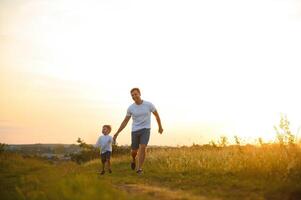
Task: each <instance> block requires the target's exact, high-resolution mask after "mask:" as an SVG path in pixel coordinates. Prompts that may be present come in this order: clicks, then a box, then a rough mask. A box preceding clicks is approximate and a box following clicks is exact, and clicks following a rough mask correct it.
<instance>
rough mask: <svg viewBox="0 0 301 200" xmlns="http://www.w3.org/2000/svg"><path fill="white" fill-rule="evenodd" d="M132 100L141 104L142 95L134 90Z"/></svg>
mask: <svg viewBox="0 0 301 200" xmlns="http://www.w3.org/2000/svg"><path fill="white" fill-rule="evenodd" d="M131 95H132V99H133V100H134V101H135V102H139V101H140V100H141V95H140V93H139V92H138V91H137V90H134V91H133V92H132V93H131Z"/></svg>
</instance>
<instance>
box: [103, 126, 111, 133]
mask: <svg viewBox="0 0 301 200" xmlns="http://www.w3.org/2000/svg"><path fill="white" fill-rule="evenodd" d="M102 127H103V128H104V127H106V128H107V129H109V131H110V132H111V130H112V127H111V125H103V126H102Z"/></svg>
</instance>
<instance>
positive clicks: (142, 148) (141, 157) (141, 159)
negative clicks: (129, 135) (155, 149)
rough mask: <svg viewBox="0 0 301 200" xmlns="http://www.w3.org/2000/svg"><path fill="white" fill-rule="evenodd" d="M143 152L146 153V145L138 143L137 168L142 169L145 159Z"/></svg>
mask: <svg viewBox="0 0 301 200" xmlns="http://www.w3.org/2000/svg"><path fill="white" fill-rule="evenodd" d="M145 153H146V145H145V144H140V145H139V156H138V157H139V160H138V170H141V169H142V166H143V163H144V159H145Z"/></svg>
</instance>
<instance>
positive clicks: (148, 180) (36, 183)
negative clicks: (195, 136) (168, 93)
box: [0, 144, 301, 200]
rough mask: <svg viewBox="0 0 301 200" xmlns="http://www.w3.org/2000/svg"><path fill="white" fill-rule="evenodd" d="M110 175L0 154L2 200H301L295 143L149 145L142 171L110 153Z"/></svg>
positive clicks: (93, 164)
mask: <svg viewBox="0 0 301 200" xmlns="http://www.w3.org/2000/svg"><path fill="white" fill-rule="evenodd" d="M112 165H113V173H112V174H105V175H103V176H101V175H99V174H97V171H99V169H100V160H92V161H90V162H87V163H85V164H81V165H78V164H76V163H73V162H58V163H50V162H49V161H46V160H42V159H37V158H23V157H22V156H20V155H17V154H11V153H10V154H8V153H2V154H0V185H1V186H0V199H3V200H6V199H39V200H42V199H73V200H76V199H85V200H86V199H166V200H167V199H276V200H277V199H279V200H286V199H287V200H288V199H301V149H300V147H298V146H297V145H280V144H270V145H262V146H260V147H256V146H229V147H212V146H211V147H210V146H198V145H196V146H192V147H181V148H166V149H163V148H158V149H149V151H148V155H147V160H146V163H145V166H144V168H145V172H144V174H143V175H142V176H138V175H137V174H136V173H135V172H134V171H131V170H130V166H129V155H116V154H115V155H113V157H112Z"/></svg>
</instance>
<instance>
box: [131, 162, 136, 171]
mask: <svg viewBox="0 0 301 200" xmlns="http://www.w3.org/2000/svg"><path fill="white" fill-rule="evenodd" d="M135 168H136V162H135V161H132V162H131V169H132V170H135Z"/></svg>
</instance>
